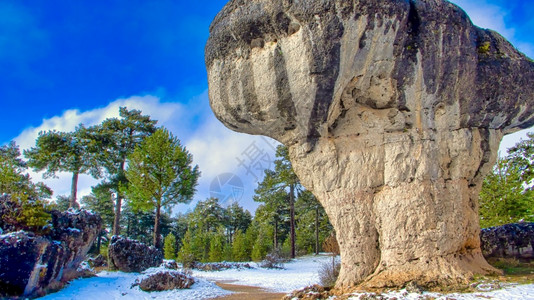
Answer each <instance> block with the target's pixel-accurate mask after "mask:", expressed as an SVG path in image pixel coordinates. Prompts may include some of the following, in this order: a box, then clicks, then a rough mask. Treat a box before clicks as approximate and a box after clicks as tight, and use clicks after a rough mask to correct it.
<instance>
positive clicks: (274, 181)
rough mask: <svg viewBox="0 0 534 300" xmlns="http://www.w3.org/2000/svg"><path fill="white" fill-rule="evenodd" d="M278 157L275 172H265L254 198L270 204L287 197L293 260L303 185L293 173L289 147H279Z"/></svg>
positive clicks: (277, 150) (275, 162)
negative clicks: (297, 206)
mask: <svg viewBox="0 0 534 300" xmlns="http://www.w3.org/2000/svg"><path fill="white" fill-rule="evenodd" d="M276 157H278V159H277V160H275V161H274V164H275V168H274V171H272V170H265V177H264V179H263V181H262V182H260V183H259V185H258V188H257V189H256V190H255V192H256V196H255V197H254V201H258V202H265V203H269V202H273V199H276V202H278V203H279V202H280V201H279V199H280V196H281V194H284V195H285V197H284V198H285V202H286V203H287V207H288V209H289V228H290V244H291V249H290V256H291V258H295V254H296V253H295V252H296V247H295V245H296V234H295V194H296V193H297V192H298V190H299V189H301V185H300V181H299V179H298V177H297V175H296V174H295V172H294V171H293V167H292V165H291V162H290V161H289V151H288V149H287V147H285V146H278V148H277V149H276ZM275 221H277V220H275ZM276 227H277V224H276ZM275 232H276V231H275Z"/></svg>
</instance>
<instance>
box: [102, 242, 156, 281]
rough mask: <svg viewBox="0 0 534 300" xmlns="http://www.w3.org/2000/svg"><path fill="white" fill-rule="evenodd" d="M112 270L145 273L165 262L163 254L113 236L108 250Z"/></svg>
mask: <svg viewBox="0 0 534 300" xmlns="http://www.w3.org/2000/svg"><path fill="white" fill-rule="evenodd" d="M108 256H109V264H110V267H111V268H114V269H117V270H119V271H123V272H143V271H144V270H146V269H148V268H151V267H157V266H159V265H161V263H162V262H163V252H161V251H160V250H158V249H156V248H154V247H153V246H147V245H145V244H144V243H141V242H139V241H136V240H132V239H129V238H126V237H123V236H113V237H112V238H111V242H110V244H109V248H108Z"/></svg>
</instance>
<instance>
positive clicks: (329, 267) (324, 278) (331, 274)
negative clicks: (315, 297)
mask: <svg viewBox="0 0 534 300" xmlns="http://www.w3.org/2000/svg"><path fill="white" fill-rule="evenodd" d="M340 269H341V263H340V262H339V261H335V260H333V261H332V262H330V261H327V262H324V263H323V264H321V267H320V268H319V281H320V282H321V285H322V286H324V287H333V286H334V285H335V284H336V280H337V277H338V276H339V270H340Z"/></svg>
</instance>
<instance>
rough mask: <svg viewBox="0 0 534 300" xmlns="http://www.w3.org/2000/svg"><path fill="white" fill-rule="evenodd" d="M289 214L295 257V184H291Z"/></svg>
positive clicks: (293, 255) (293, 254)
mask: <svg viewBox="0 0 534 300" xmlns="http://www.w3.org/2000/svg"><path fill="white" fill-rule="evenodd" d="M289 214H290V223H291V224H290V227H291V258H295V256H296V255H295V185H294V184H290V185H289Z"/></svg>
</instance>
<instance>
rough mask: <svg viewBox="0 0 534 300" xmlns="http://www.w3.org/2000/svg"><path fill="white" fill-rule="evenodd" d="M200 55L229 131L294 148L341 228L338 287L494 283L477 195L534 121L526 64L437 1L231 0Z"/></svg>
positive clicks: (533, 79) (303, 174) (533, 69)
mask: <svg viewBox="0 0 534 300" xmlns="http://www.w3.org/2000/svg"><path fill="white" fill-rule="evenodd" d="M210 33H211V35H210V38H209V40H208V43H207V46H206V65H207V70H208V79H209V95H210V104H211V107H212V109H213V111H214V112H215V114H216V116H217V117H218V118H219V120H221V121H222V122H223V123H224V124H225V125H226V126H227V127H228V128H231V129H233V130H236V131H240V132H246V133H250V134H262V135H267V136H270V137H272V138H274V139H276V140H278V141H280V142H282V143H283V144H285V145H287V146H288V147H289V151H290V158H291V162H292V164H293V167H294V169H295V172H296V173H297V175H298V176H299V178H300V179H301V182H302V183H303V184H304V186H305V187H307V188H308V189H310V190H312V191H313V192H314V194H315V195H316V196H317V198H318V199H319V200H320V201H321V203H322V204H323V206H324V207H325V209H326V211H327V213H328V215H329V217H330V220H331V221H332V224H333V225H334V227H335V229H336V234H337V239H338V241H339V244H340V248H341V257H342V268H341V273H340V276H339V279H338V281H337V287H338V288H348V287H352V286H355V285H361V286H362V287H384V286H403V285H404V284H405V283H407V282H412V281H413V282H414V283H416V284H418V285H421V286H432V285H437V284H458V283H465V282H466V281H467V280H468V279H469V278H470V277H471V276H472V275H473V274H475V273H481V274H485V273H488V272H495V271H496V270H495V269H493V268H492V267H491V266H489V265H488V264H487V262H486V261H485V259H484V258H483V256H482V253H481V250H480V239H479V233H480V229H479V223H478V202H477V201H478V194H479V191H480V188H481V183H482V180H483V178H484V177H485V175H486V174H487V173H488V172H489V171H490V170H491V168H492V166H493V164H494V162H495V160H496V156H497V149H498V146H499V142H500V140H501V138H502V136H503V134H507V133H510V132H513V131H515V130H517V129H519V128H527V127H530V126H532V125H533V124H534V101H533V98H534V62H532V60H530V59H528V58H527V57H525V56H524V55H523V54H521V53H519V52H518V51H517V50H516V49H515V48H514V47H513V46H512V45H511V44H510V43H508V42H507V41H506V40H505V39H504V38H503V37H502V36H500V35H499V34H497V33H496V32H493V31H489V30H483V29H480V28H478V27H475V26H473V24H472V23H471V21H470V20H469V18H468V17H467V15H466V14H465V13H464V12H463V11H462V10H461V9H459V8H458V7H457V6H455V5H453V4H451V3H449V2H447V1H444V0H418V1H408V0H354V1H342V0H325V1H289V0H257V1H250V0H248V1H247V0H232V1H230V2H229V3H228V4H227V5H226V6H225V7H224V8H223V10H222V11H221V12H220V13H219V14H218V15H217V17H216V18H215V20H214V21H213V23H212V25H211V28H210Z"/></svg>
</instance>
